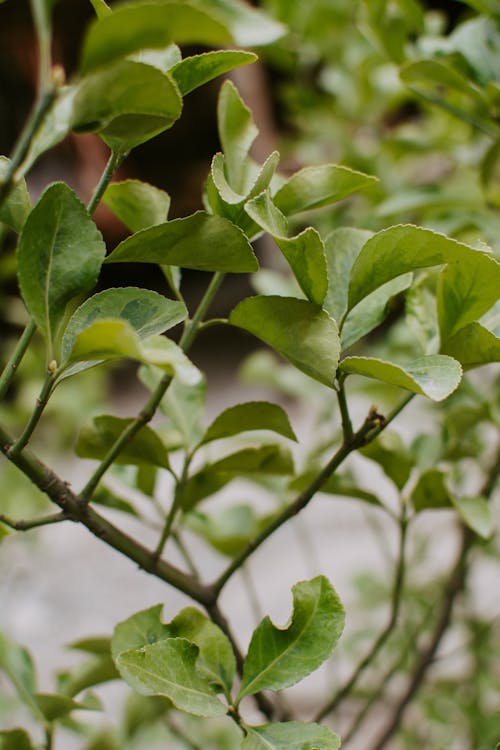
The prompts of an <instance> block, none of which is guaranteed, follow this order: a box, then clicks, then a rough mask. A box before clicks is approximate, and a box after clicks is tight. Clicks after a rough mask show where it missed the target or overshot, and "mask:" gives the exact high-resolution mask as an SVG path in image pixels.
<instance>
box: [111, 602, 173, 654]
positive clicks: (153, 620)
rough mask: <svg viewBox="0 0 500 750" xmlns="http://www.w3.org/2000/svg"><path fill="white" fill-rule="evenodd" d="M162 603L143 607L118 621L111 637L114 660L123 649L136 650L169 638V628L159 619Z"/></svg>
mask: <svg viewBox="0 0 500 750" xmlns="http://www.w3.org/2000/svg"><path fill="white" fill-rule="evenodd" d="M162 611H163V604H156V605H155V606H154V607H149V608H148V609H143V610H141V611H140V612H136V613H135V614H133V615H131V616H130V617H128V618H127V619H126V620H123V622H119V623H118V625H116V626H115V629H114V631H113V637H112V639H111V654H112V656H113V659H114V660H115V661H116V659H118V657H119V656H120V654H123V653H124V652H125V651H136V650H137V649H140V648H142V647H143V646H147V645H151V644H152V643H157V642H158V641H162V640H164V639H165V638H170V636H171V633H170V628H169V626H168V625H165V624H163V623H162V621H161V613H162Z"/></svg>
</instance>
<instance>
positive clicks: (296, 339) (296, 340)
mask: <svg viewBox="0 0 500 750" xmlns="http://www.w3.org/2000/svg"><path fill="white" fill-rule="evenodd" d="M229 322H230V323H231V324H232V325H235V326H237V327H239V328H243V329H244V330H246V331H248V332H249V333H252V334H253V335H254V336H257V338H260V339H261V340H262V341H264V342H265V343H266V344H268V345H269V346H271V347H272V348H273V349H275V350H276V351H277V352H278V353H279V354H281V355H282V356H283V357H285V359H288V360H289V361H290V362H291V363H292V364H293V365H295V367H297V368H298V369H299V370H302V372H305V373H306V374H307V375H309V376H310V377H312V378H314V379H315V380H318V381H319V382H320V383H323V384H324V385H327V386H329V387H330V388H332V387H333V382H334V379H335V373H336V371H337V366H338V360H339V352H340V341H339V335H338V329H337V324H336V323H335V321H334V320H332V318H330V317H329V315H328V314H327V313H326V312H324V310H322V309H321V308H320V307H319V306H317V305H314V304H313V303H312V302H308V301H307V300H299V299H292V298H290V297H249V298H248V299H245V300H243V301H242V302H240V304H239V305H238V306H237V307H236V308H235V309H234V310H233V311H232V312H231V314H230V316H229Z"/></svg>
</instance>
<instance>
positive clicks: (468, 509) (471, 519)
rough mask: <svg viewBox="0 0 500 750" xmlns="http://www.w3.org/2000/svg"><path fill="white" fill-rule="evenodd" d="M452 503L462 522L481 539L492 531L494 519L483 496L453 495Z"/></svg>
mask: <svg viewBox="0 0 500 750" xmlns="http://www.w3.org/2000/svg"><path fill="white" fill-rule="evenodd" d="M452 503H453V505H454V507H455V508H456V510H457V511H458V514H459V515H460V516H461V518H462V520H463V522H464V523H465V524H466V526H468V527H469V528H470V529H472V531H474V532H475V533H476V534H478V535H479V536H480V537H482V538H483V539H489V538H490V537H491V536H492V534H493V532H494V529H495V527H494V520H493V513H492V510H491V505H490V503H489V502H488V501H487V500H486V499H485V498H484V497H454V498H452Z"/></svg>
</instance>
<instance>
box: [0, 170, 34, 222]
mask: <svg viewBox="0 0 500 750" xmlns="http://www.w3.org/2000/svg"><path fill="white" fill-rule="evenodd" d="M8 166H9V160H8V159H6V158H5V156H0V184H1V182H2V178H3V177H4V176H5V174H6V172H7V169H8ZM30 211H31V200H30V195H29V193H28V188H27V187H26V181H25V180H24V178H23V179H21V180H20V181H19V182H18V183H17V185H16V186H15V188H14V189H13V190H11V192H10V194H9V196H8V198H7V200H6V201H5V202H4V203H3V204H2V206H1V207H0V223H3V224H6V225H7V226H8V227H10V229H13V230H14V232H17V233H18V234H19V233H20V231H21V230H22V228H23V226H24V222H25V221H26V219H27V217H28V214H29V212H30Z"/></svg>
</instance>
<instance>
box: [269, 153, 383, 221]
mask: <svg viewBox="0 0 500 750" xmlns="http://www.w3.org/2000/svg"><path fill="white" fill-rule="evenodd" d="M375 182H377V178H376V177H370V176H369V175H366V174H362V173H361V172H356V171H355V170H353V169H349V168H348V167H341V166H339V165H338V164H322V165H320V166H318V167H305V168H304V169H301V170H300V172H296V173H295V174H294V175H292V176H291V177H290V178H289V179H288V180H287V181H286V182H285V184H284V185H283V186H282V187H281V188H280V189H279V190H278V192H277V193H276V194H275V195H274V198H273V201H274V203H275V204H276V206H277V207H278V208H279V210H280V211H282V212H283V213H284V214H285V215H286V216H289V215H290V214H296V213H299V212H300V211H308V210H309V209H311V208H320V207H321V206H328V205H329V204H330V203H335V202H336V201H339V200H342V198H345V197H346V196H348V195H351V193H354V192H356V190H361V189H362V188H364V187H367V186H368V185H371V184H373V183H375Z"/></svg>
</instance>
